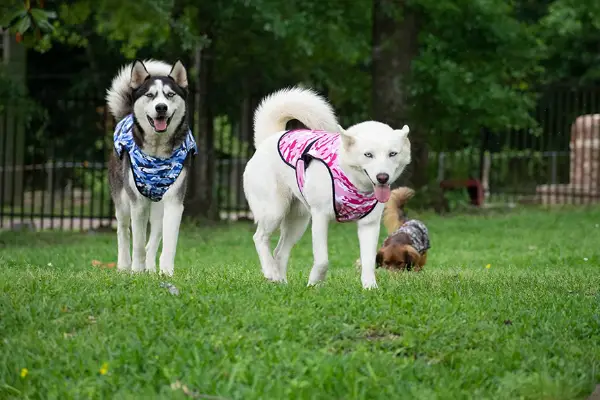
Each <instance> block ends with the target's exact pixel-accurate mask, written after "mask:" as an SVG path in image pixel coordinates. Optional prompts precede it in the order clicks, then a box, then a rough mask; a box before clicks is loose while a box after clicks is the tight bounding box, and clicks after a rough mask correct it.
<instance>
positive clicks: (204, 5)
mask: <svg viewBox="0 0 600 400" xmlns="http://www.w3.org/2000/svg"><path fill="white" fill-rule="evenodd" d="M6 4H8V5H6ZM385 4H386V12H388V13H389V14H390V15H392V16H393V17H394V18H396V20H397V23H398V24H402V23H403V22H402V21H403V12H405V11H406V9H410V10H412V11H414V12H416V13H417V14H418V16H419V52H418V56H417V57H416V58H415V59H414V60H413V61H412V71H411V75H410V79H409V80H408V81H406V82H404V83H403V85H405V86H406V88H405V89H408V93H409V94H410V96H409V99H408V101H409V104H410V112H411V114H410V115H411V117H412V118H414V119H415V120H416V121H417V123H418V125H419V126H420V127H421V128H422V129H423V130H424V131H425V132H426V133H427V137H428V142H429V144H430V146H432V147H434V148H435V147H441V146H443V147H444V148H451V147H452V146H457V147H461V146H464V145H465V144H467V143H470V142H472V140H473V138H474V137H475V136H477V135H478V134H479V130H480V129H481V128H482V127H486V128H489V129H492V130H495V131H502V130H506V129H508V128H525V127H530V126H532V125H533V123H534V121H532V120H531V118H530V111H531V110H532V108H533V107H534V105H535V100H536V90H537V88H538V87H539V86H540V84H541V83H548V82H554V81H559V80H567V79H573V78H576V79H580V80H584V81H591V80H597V79H598V78H599V77H600V67H599V64H600V49H599V48H598V43H600V3H599V2H597V1H594V0H584V1H576V0H512V1H505V0H448V1H443V2H440V1H437V0H407V1H405V2H403V3H399V2H395V1H394V2H393V1H387V2H385ZM399 4H404V5H403V6H400V5H399ZM3 7H5V8H4V9H3V15H9V16H10V18H9V19H7V20H5V21H3V25H4V26H8V25H10V27H11V30H12V32H13V33H15V34H18V35H21V36H22V38H23V40H24V41H25V42H26V43H27V44H28V45H30V46H33V47H36V48H37V49H38V50H39V51H50V50H51V49H52V45H53V44H60V45H62V46H72V47H79V48H82V49H84V50H85V52H86V54H87V57H88V58H90V60H95V63H96V65H97V66H96V67H95V68H96V70H97V71H98V73H100V71H114V69H116V68H117V67H118V65H120V64H122V63H123V62H124V61H125V59H132V58H134V57H137V56H147V55H152V56H153V57H157V58H160V57H165V58H169V59H170V58H175V57H178V56H179V57H181V56H184V57H189V58H190V59H191V54H192V53H193V51H194V49H198V48H206V49H208V48H209V49H210V51H211V57H212V59H211V62H212V64H213V72H212V76H211V80H212V87H213V88H215V90H214V91H213V92H212V93H210V96H211V101H212V102H213V103H214V105H213V107H214V112H215V113H216V114H228V115H230V117H231V116H233V115H234V114H235V113H237V112H238V111H239V104H240V102H241V100H242V97H243V96H253V97H260V96H262V95H264V94H265V93H267V92H269V91H271V90H274V89H277V88H279V87H281V86H285V85H290V84H296V83H299V82H301V83H305V84H308V85H311V86H315V87H317V88H318V89H320V90H323V91H326V92H327V94H328V96H329V97H330V98H331V99H332V101H333V102H334V104H335V105H336V108H337V109H338V110H339V113H340V115H341V116H342V120H343V123H344V124H346V125H347V124H350V123H353V122H357V121H359V120H362V119H366V118H369V117H370V114H371V113H370V104H371V98H370V97H371V91H370V87H371V78H372V77H371V72H370V71H371V61H372V60H371V30H372V20H371V19H372V18H371V8H372V4H371V1H368V0H360V1H356V2H353V3H352V6H349V3H348V2H347V1H345V0H331V1H321V0H304V1H301V0H290V1H289V2H282V1H280V0H230V1H225V0H215V1H211V2H208V1H203V2H197V1H191V0H136V1H133V2H127V1H122V0H77V1H64V0H47V1H40V0H38V1H33V0H32V1H31V2H29V1H16V0H11V1H10V2H8V3H5V5H4V6H3ZM6 7H8V9H7V8H6ZM403 7H404V8H403ZM4 11H6V12H4ZM9 11H10V12H9ZM38 28H40V29H38ZM389 45H390V46H394V43H391V44H389ZM119 55H120V56H119ZM110 62H113V63H114V64H115V65H109V63H110ZM90 64H92V65H93V64H94V63H93V62H92V61H90ZM392 67H393V66H390V68H392ZM389 85H390V88H393V85H394V82H392V81H390V82H389ZM374 95H377V92H375V94H374Z"/></svg>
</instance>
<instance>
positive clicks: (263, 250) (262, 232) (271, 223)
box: [252, 214, 284, 282]
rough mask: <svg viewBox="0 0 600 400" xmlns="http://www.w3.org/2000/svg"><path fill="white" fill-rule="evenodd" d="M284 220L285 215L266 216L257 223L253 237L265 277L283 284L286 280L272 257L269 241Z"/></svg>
mask: <svg viewBox="0 0 600 400" xmlns="http://www.w3.org/2000/svg"><path fill="white" fill-rule="evenodd" d="M283 218H284V214H279V215H276V214H271V215H264V216H263V218H261V219H260V220H259V221H258V222H257V227H256V232H255V233H254V236H253V237H252V238H253V239H254V246H255V247H256V252H257V253H258V258H259V259H260V265H261V267H262V271H263V275H264V276H265V278H267V279H268V280H271V281H274V282H281V281H283V280H284V278H283V276H281V274H280V272H279V267H278V265H277V262H275V259H274V258H273V256H272V255H271V249H270V248H269V241H270V239H271V235H272V234H273V232H275V229H277V227H278V226H279V225H280V223H281V221H282V220H283Z"/></svg>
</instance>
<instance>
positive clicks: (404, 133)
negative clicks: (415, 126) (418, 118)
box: [395, 125, 410, 137]
mask: <svg viewBox="0 0 600 400" xmlns="http://www.w3.org/2000/svg"><path fill="white" fill-rule="evenodd" d="M395 132H396V133H398V135H400V136H404V137H408V133H409V132H410V128H409V127H408V125H404V126H403V127H402V129H396V131H395Z"/></svg>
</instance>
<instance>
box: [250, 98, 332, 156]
mask: <svg viewBox="0 0 600 400" xmlns="http://www.w3.org/2000/svg"><path fill="white" fill-rule="evenodd" d="M291 112H294V113H295V114H293V115H292V114H291ZM292 119H297V120H298V121H301V122H302V123H304V125H306V126H310V127H311V129H319V130H323V131H329V132H337V129H338V124H337V119H336V117H335V113H334V111H333V108H331V105H330V104H329V103H328V102H327V100H325V99H324V98H323V97H321V96H319V95H318V94H317V93H316V92H315V91H314V90H311V89H301V88H288V89H282V90H280V91H278V92H275V93H272V94H270V95H269V96H267V97H265V98H264V99H263V101H262V102H261V103H260V105H259V106H258V108H257V110H256V112H255V113H254V147H255V148H258V146H259V145H260V144H261V143H262V142H263V141H264V140H265V139H266V138H267V137H269V136H271V135H272V134H274V133H275V132H279V131H282V130H284V129H285V124H286V123H287V122H288V121H290V120H292Z"/></svg>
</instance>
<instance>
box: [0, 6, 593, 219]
mask: <svg viewBox="0 0 600 400" xmlns="http://www.w3.org/2000/svg"><path fill="white" fill-rule="evenodd" d="M2 4H3V5H2V6H0V16H1V21H0V23H1V26H2V29H1V30H0V38H1V40H0V64H1V67H0V228H5V229H7V228H12V229H23V228H35V229H53V228H54V229H55V228H63V229H84V230H85V229H99V228H101V227H104V226H110V225H112V224H113V215H114V212H113V206H112V203H111V200H110V196H109V192H108V184H107V174H106V170H105V164H106V160H107V159H108V155H109V154H110V152H111V151H112V132H113V128H114V126H115V121H113V120H112V117H111V116H110V115H109V114H108V112H107V110H106V107H105V100H104V96H105V93H106V89H107V87H108V86H109V84H110V81H111V79H112V77H113V76H114V75H115V74H116V73H117V71H118V69H119V68H120V67H121V66H122V65H123V64H124V63H127V62H130V61H131V60H134V59H136V58H141V59H145V58H156V59H163V60H165V61H168V62H170V63H173V62H175V61H176V60H177V59H181V60H182V61H183V62H184V65H185V66H186V67H187V68H188V73H189V80H190V85H191V89H192V90H191V94H190V98H189V107H190V109H191V110H192V112H191V113H190V118H191V120H192V121H191V122H192V129H193V132H194V134H195V136H196V138H197V141H198V144H199V146H200V148H201V152H200V156H199V157H197V158H196V160H195V162H194V168H193V175H192V179H191V182H190V189H189V191H188V198H187V200H186V202H187V206H186V211H185V212H186V214H187V215H188V216H189V217H193V218H201V219H211V220H237V219H248V218H251V215H250V214H249V212H248V207H247V204H246V201H245V199H244V194H243V189H242V184H241V176H242V172H243V170H244V166H245V163H246V162H247V160H248V159H249V157H251V155H252V152H253V150H254V149H253V147H252V118H253V112H254V109H255V107H256V106H257V104H258V102H259V101H260V99H261V98H262V97H263V96H264V95H266V94H268V93H270V92H272V91H274V90H277V89H280V88H282V87H285V86H289V85H304V86H310V87H313V88H315V89H317V90H318V91H319V92H321V93H322V94H324V95H326V96H327V97H328V98H329V99H330V101H331V102H332V104H333V105H334V107H335V109H336V110H337V113H338V115H339V118H340V120H341V122H342V125H343V126H345V127H347V126H349V125H352V124H354V123H357V122H360V121H362V120H366V119H375V120H379V121H382V122H386V123H388V124H390V125H392V126H394V127H397V128H399V127H401V126H402V125H404V124H405V123H406V124H408V125H409V126H410V127H411V135H410V138H411V142H412V152H413V162H412V164H411V166H410V168H409V170H408V171H407V172H406V173H405V175H404V176H403V177H402V178H401V179H400V180H399V181H398V182H397V184H398V185H400V184H407V185H410V186H411V187H413V188H415V189H417V190H418V196H417V200H416V201H413V204H412V206H414V207H417V206H418V207H421V208H431V209H434V210H436V211H437V212H449V211H454V210H457V209H459V208H474V209H475V208H477V209H479V208H483V207H488V208H489V207H506V206H509V207H518V206H521V205H524V204H582V205H583V204H590V203H595V202H597V201H598V200H599V199H600V2H598V1H596V0H580V1H575V0H513V1H510V0H509V1H507V0H444V1H440V2H438V1H435V0H395V1H393V0H328V1H323V0H302V1H300V0H285V1H284V0H279V1H278V0H210V1H209V0H194V1H192V0H136V1H123V0H120V1H117V0H74V1H51V0H46V1H43V0H37V1H35V0H28V1H16V0H6V1H3V2H2Z"/></svg>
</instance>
